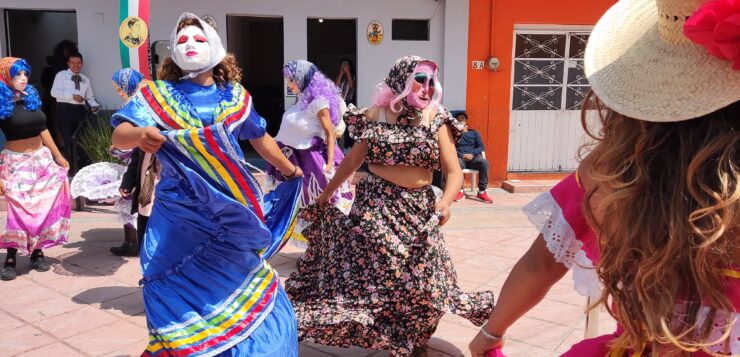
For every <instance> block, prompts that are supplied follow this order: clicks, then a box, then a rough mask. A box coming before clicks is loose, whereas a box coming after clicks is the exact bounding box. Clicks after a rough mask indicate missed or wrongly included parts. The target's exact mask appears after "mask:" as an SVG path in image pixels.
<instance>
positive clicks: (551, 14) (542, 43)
mask: <svg viewBox="0 0 740 357" xmlns="http://www.w3.org/2000/svg"><path fill="white" fill-rule="evenodd" d="M615 2H616V1H615V0H591V1H578V0H561V1H548V0H532V1H527V2H525V3H523V2H521V1H516V0H471V1H470V26H469V38H468V58H469V63H468V70H467V73H468V86H467V101H466V108H467V111H468V113H469V115H470V122H471V126H472V127H474V128H475V129H477V130H478V131H480V132H481V135H482V136H483V140H484V142H485V145H486V156H487V158H488V160H489V161H490V163H491V172H490V180H489V182H491V185H493V186H500V185H501V183H502V182H503V181H504V180H506V179H507V178H511V177H512V176H516V175H512V173H531V172H568V171H572V170H574V169H575V168H576V166H577V151H578V148H579V147H580V146H581V144H582V143H583V142H584V133H583V130H582V129H581V124H580V112H579V110H578V109H579V108H580V103H581V100H582V99H583V96H584V95H585V94H586V93H588V90H589V88H588V84H587V82H586V81H585V78H583V61H582V58H583V50H584V48H585V43H586V41H587V40H588V34H589V33H590V31H591V29H592V28H593V25H594V24H595V23H596V21H597V20H598V19H599V18H600V17H601V15H602V14H603V13H604V12H605V11H606V10H607V9H608V8H609V7H610V6H611V5H613V4H614V3H615ZM489 59H494V60H493V61H492V62H493V63H492V64H493V66H490V67H489V66H488V61H489ZM474 61H478V64H477V65H476V64H475V63H474ZM481 64H482V65H481ZM516 177H519V176H516Z"/></svg>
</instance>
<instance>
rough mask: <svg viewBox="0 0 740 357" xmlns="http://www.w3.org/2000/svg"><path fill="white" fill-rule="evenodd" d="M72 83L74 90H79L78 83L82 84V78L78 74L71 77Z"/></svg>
mask: <svg viewBox="0 0 740 357" xmlns="http://www.w3.org/2000/svg"><path fill="white" fill-rule="evenodd" d="M72 82H75V90H80V82H82V77H80V75H79V74H73V75H72Z"/></svg>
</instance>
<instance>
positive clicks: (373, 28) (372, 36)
mask: <svg viewBox="0 0 740 357" xmlns="http://www.w3.org/2000/svg"><path fill="white" fill-rule="evenodd" d="M384 36H385V31H383V24H381V23H380V21H378V20H373V21H370V24H369V25H367V41H368V42H370V44H371V45H373V46H377V45H379V44H380V43H381V42H383V37H384Z"/></svg>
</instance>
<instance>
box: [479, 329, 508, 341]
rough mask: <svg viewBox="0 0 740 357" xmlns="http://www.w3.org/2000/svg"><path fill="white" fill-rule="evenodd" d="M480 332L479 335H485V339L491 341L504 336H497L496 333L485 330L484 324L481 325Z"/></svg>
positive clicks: (498, 339)
mask: <svg viewBox="0 0 740 357" xmlns="http://www.w3.org/2000/svg"><path fill="white" fill-rule="evenodd" d="M480 333H481V335H483V337H485V338H486V339H487V340H489V341H491V342H498V341H501V339H502V338H503V337H504V336H503V335H501V336H498V335H493V334H491V333H489V332H488V331H486V326H485V325H483V326H481V328H480Z"/></svg>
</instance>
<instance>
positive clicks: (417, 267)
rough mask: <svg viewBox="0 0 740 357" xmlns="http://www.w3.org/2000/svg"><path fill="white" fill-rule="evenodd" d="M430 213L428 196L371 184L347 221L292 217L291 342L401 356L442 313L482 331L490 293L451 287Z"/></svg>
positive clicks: (372, 179) (421, 341)
mask: <svg viewBox="0 0 740 357" xmlns="http://www.w3.org/2000/svg"><path fill="white" fill-rule="evenodd" d="M434 203H435V196H434V192H433V191H432V189H431V187H424V188H419V189H406V188H402V187H399V186H396V185H395V184H393V183H391V182H388V181H385V180H383V179H382V178H379V177H377V176H374V175H372V174H370V175H367V176H366V177H365V178H364V179H363V180H362V181H361V182H360V183H359V184H358V186H357V192H356V197H355V202H354V204H353V206H352V210H351V212H350V215H349V216H347V215H344V214H342V213H341V212H340V211H339V210H338V209H337V208H336V207H333V206H329V207H327V208H325V209H322V208H319V207H318V206H316V205H312V206H309V207H308V208H306V209H305V210H304V211H303V212H302V213H301V216H302V218H303V219H304V220H306V221H307V222H309V225H308V226H307V227H306V228H305V229H304V231H303V234H304V235H305V237H306V238H307V239H308V242H309V246H308V249H307V250H306V253H305V254H304V255H303V256H302V257H301V258H300V260H299V261H298V271H297V272H295V273H293V274H291V276H290V278H288V280H287V282H286V290H287V292H288V295H289V296H290V298H291V301H292V302H293V306H294V307H295V309H296V317H297V318H298V334H299V338H300V339H302V340H305V341H310V342H315V343H319V344H325V345H334V346H341V347H348V346H350V345H354V346H359V347H363V348H368V349H376V350H389V351H390V352H391V353H392V354H393V355H394V356H408V355H410V354H411V353H412V351H413V349H414V348H415V347H417V346H423V345H425V344H426V343H427V341H428V340H429V338H430V337H431V336H432V334H433V333H434V331H435V329H436V328H437V324H438V323H439V320H440V319H441V318H442V315H443V314H445V313H453V314H457V315H460V316H462V317H465V318H467V319H468V320H470V321H471V322H472V323H473V324H475V325H481V324H483V322H485V320H486V319H487V318H488V315H489V314H490V312H491V310H492V309H493V293H492V292H490V291H486V292H476V293H464V292H463V291H462V290H461V289H460V287H459V286H458V285H457V276H456V273H455V269H454V267H453V266H452V261H451V260H450V255H449V252H448V251H447V248H446V247H445V243H444V238H443V237H442V233H441V232H440V228H439V219H438V217H437V216H436V215H435V214H434Z"/></svg>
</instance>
